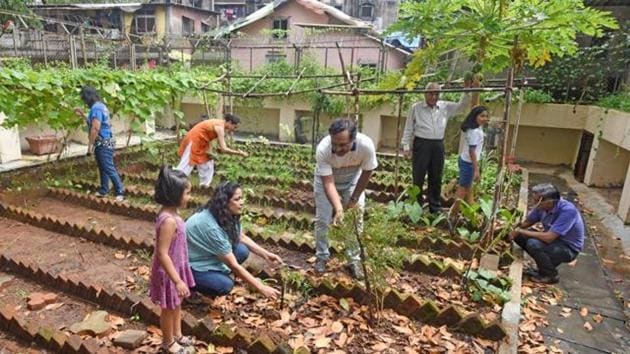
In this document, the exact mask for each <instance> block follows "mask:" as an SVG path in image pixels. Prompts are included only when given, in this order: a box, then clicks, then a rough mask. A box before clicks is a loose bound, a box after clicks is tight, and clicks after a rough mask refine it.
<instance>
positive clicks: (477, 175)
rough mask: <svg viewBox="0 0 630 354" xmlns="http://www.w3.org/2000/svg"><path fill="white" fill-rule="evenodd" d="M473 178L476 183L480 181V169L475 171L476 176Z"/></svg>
mask: <svg viewBox="0 0 630 354" xmlns="http://www.w3.org/2000/svg"><path fill="white" fill-rule="evenodd" d="M473 178H474V179H475V181H479V178H481V175H480V174H479V169H478V168H476V169H475V174H474V176H473Z"/></svg>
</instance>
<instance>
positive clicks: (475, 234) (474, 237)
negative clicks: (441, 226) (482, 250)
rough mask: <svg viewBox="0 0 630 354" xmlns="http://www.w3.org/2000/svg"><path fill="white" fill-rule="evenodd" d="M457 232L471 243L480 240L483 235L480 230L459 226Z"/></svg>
mask: <svg viewBox="0 0 630 354" xmlns="http://www.w3.org/2000/svg"><path fill="white" fill-rule="evenodd" d="M457 234H458V235H459V237H461V238H463V239H464V240H466V241H468V242H471V243H473V242H477V241H479V238H480V237H481V232H479V231H478V230H475V231H470V230H468V229H467V228H465V227H458V228H457Z"/></svg>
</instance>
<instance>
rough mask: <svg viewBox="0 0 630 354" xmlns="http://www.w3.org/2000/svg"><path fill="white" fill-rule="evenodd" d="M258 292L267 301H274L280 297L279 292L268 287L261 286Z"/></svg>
mask: <svg viewBox="0 0 630 354" xmlns="http://www.w3.org/2000/svg"><path fill="white" fill-rule="evenodd" d="M258 291H260V293H261V294H263V295H265V297H267V298H269V299H276V298H278V296H280V292H279V291H278V290H276V289H274V288H272V287H270V286H268V285H263V286H262V287H261V288H260V289H259V290H258Z"/></svg>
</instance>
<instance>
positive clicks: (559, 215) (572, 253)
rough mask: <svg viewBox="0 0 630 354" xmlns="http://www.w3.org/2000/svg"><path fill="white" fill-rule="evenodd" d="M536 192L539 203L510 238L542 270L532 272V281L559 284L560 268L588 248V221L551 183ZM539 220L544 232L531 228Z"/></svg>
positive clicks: (534, 191)
mask: <svg viewBox="0 0 630 354" xmlns="http://www.w3.org/2000/svg"><path fill="white" fill-rule="evenodd" d="M532 192H533V197H534V200H536V201H537V204H536V206H535V207H534V209H532V211H531V212H530V213H529V215H528V216H527V219H526V220H525V221H523V222H522V223H520V224H519V227H518V228H516V229H515V230H513V231H511V232H510V234H509V238H510V240H514V242H516V243H517V244H518V245H519V246H520V247H521V248H522V249H523V250H525V252H527V253H528V254H529V255H530V256H531V257H532V258H533V259H534V261H536V265H537V267H538V270H537V271H529V272H528V275H530V276H531V280H532V281H534V282H536V283H545V284H553V283H557V282H558V281H559V278H558V270H557V269H556V267H558V266H559V265H560V264H561V263H569V262H572V261H573V260H574V259H575V258H576V257H577V256H578V254H579V253H580V252H581V251H582V249H583V248H584V236H585V227H584V220H583V219H582V215H581V214H580V212H579V211H578V209H577V208H576V207H575V205H573V203H571V202H569V201H567V200H565V199H562V198H560V192H559V191H558V189H557V188H556V187H554V186H553V185H552V184H551V183H543V184H538V185H535V186H534V187H533V188H532ZM539 222H540V223H541V224H542V226H543V231H534V230H532V229H529V228H530V227H531V226H533V225H535V224H537V223H539Z"/></svg>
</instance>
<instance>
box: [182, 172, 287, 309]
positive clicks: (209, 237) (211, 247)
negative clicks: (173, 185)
mask: <svg viewBox="0 0 630 354" xmlns="http://www.w3.org/2000/svg"><path fill="white" fill-rule="evenodd" d="M242 210H243V191H242V190H241V187H240V185H239V184H238V183H236V182H224V183H221V184H220V185H219V186H218V187H217V188H216V190H215V191H214V194H213V196H212V198H210V200H209V201H208V203H207V204H206V205H205V206H204V207H203V208H202V209H201V210H200V211H198V212H197V213H195V214H193V215H192V216H191V217H190V218H188V220H187V221H186V239H187V242H188V259H189V263H190V267H191V269H192V273H193V277H194V278H195V284H196V286H195V288H194V289H193V290H195V291H198V292H200V293H202V294H205V295H209V296H222V295H227V294H229V293H230V291H232V288H233V287H234V279H233V278H232V276H231V275H232V273H233V274H235V275H237V276H239V277H240V278H242V279H243V280H245V281H246V282H247V283H249V284H250V285H251V286H252V287H254V288H255V289H257V290H258V291H260V292H261V293H262V294H263V295H265V296H266V297H270V298H276V297H277V296H278V295H280V293H279V291H278V290H276V289H274V288H272V287H270V286H267V285H265V284H263V283H262V282H261V281H260V280H258V279H257V278H255V277H254V276H253V275H251V273H249V272H248V271H247V269H245V268H244V267H243V266H241V263H243V262H244V261H245V260H246V259H247V257H249V252H250V250H251V251H252V252H254V253H255V254H257V255H258V256H260V257H262V258H263V259H265V260H267V261H273V262H278V263H282V259H281V258H280V257H278V255H276V254H274V253H271V252H269V251H267V250H265V249H264V248H262V247H260V246H259V245H257V244H256V242H254V241H253V240H252V239H251V238H249V237H247V236H246V235H244V234H243V232H242V231H241V221H240V218H241V213H242Z"/></svg>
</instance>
